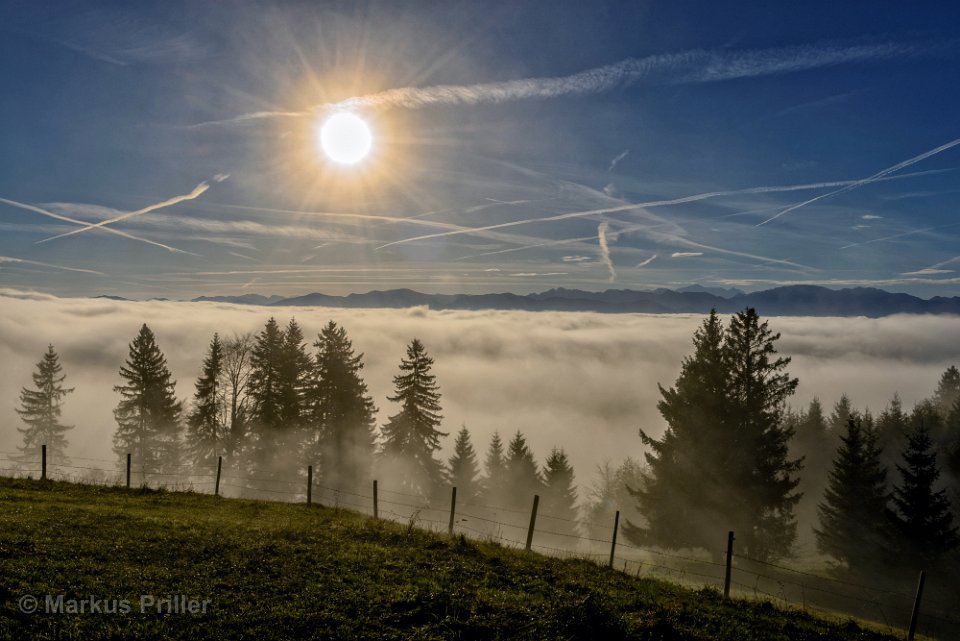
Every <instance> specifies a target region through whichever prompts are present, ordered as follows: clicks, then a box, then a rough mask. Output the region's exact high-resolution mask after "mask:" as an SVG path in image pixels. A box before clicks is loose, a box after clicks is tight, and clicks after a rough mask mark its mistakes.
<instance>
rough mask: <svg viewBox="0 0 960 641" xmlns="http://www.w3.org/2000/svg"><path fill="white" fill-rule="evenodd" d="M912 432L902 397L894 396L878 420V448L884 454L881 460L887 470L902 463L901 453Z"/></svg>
mask: <svg viewBox="0 0 960 641" xmlns="http://www.w3.org/2000/svg"><path fill="white" fill-rule="evenodd" d="M909 431H910V419H909V417H908V416H907V414H906V413H905V412H904V411H903V403H901V401H900V395H899V394H894V395H893V398H892V399H890V403H889V404H888V405H887V407H886V409H884V410H883V411H882V412H881V413H880V416H879V417H878V419H877V447H878V448H879V449H880V450H881V451H882V452H883V454H882V455H881V460H882V461H883V463H884V465H885V466H886V467H887V468H891V469H892V468H893V467H894V466H895V465H897V464H898V463H900V451H901V450H902V449H903V446H904V444H905V442H906V439H907V433H908V432H909Z"/></svg>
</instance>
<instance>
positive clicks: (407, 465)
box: [382, 339, 447, 496]
mask: <svg viewBox="0 0 960 641" xmlns="http://www.w3.org/2000/svg"><path fill="white" fill-rule="evenodd" d="M432 367H433V359H432V358H430V357H429V356H428V355H427V352H426V349H424V346H423V343H421V342H420V341H419V340H417V339H413V340H412V341H411V342H410V345H408V346H407V356H406V358H403V359H401V360H400V374H398V375H397V376H394V377H393V384H394V386H395V392H394V395H393V396H388V397H387V400H389V401H391V402H393V403H400V411H399V412H398V413H396V414H394V415H393V416H391V417H390V419H389V420H388V421H387V423H386V425H384V426H383V430H382V431H383V455H384V458H385V462H386V464H387V467H388V468H392V469H393V470H395V471H399V472H400V475H401V483H402V484H403V485H404V486H406V487H409V488H411V489H413V490H415V491H419V492H420V493H422V494H424V495H426V496H430V495H432V494H433V493H435V492H436V491H437V490H438V489H439V487H440V486H441V484H442V483H443V464H442V463H441V462H440V461H439V460H437V459H436V458H435V457H434V453H435V452H436V451H437V450H439V449H440V438H441V437H444V436H447V433H446V432H441V431H440V430H438V429H437V428H438V427H439V426H440V422H441V420H442V419H443V417H442V416H440V391H439V388H438V386H437V379H436V376H434V375H433V374H432V373H431V371H430V370H431V368H432Z"/></svg>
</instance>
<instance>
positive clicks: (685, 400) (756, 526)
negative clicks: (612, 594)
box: [624, 309, 800, 559]
mask: <svg viewBox="0 0 960 641" xmlns="http://www.w3.org/2000/svg"><path fill="white" fill-rule="evenodd" d="M778 339H779V334H775V333H773V332H772V331H770V329H769V328H768V326H767V323H765V322H763V323H761V322H760V319H759V316H758V315H757V313H756V312H755V311H754V310H753V309H747V310H745V311H743V312H740V313H738V314H736V315H735V316H733V318H731V320H730V324H729V326H728V328H727V329H726V331H725V332H724V331H723V329H722V327H721V324H720V321H719V319H718V318H717V315H716V312H711V314H710V316H709V317H708V318H707V319H706V320H705V321H704V324H703V325H702V326H701V328H700V329H698V330H697V332H696V334H695V335H694V355H693V356H692V357H689V358H687V359H685V360H684V362H683V367H682V369H681V373H680V378H678V379H677V383H676V385H675V387H674V388H671V389H670V390H663V389H662V388H661V394H662V395H663V399H662V400H661V401H660V403H659V404H658V408H659V409H660V412H661V414H663V416H664V418H665V419H666V420H667V425H668V428H667V431H666V433H665V434H664V436H663V437H662V438H661V439H660V440H654V439H652V438H650V437H648V436H647V435H646V434H645V433H642V432H641V436H642V437H643V439H644V443H645V444H646V445H647V446H648V447H649V448H650V451H649V452H648V453H647V455H646V456H647V462H648V463H649V466H650V473H649V475H648V476H647V478H646V484H645V487H644V488H643V489H642V490H640V491H638V492H637V495H638V498H639V499H640V504H641V506H640V507H641V512H642V514H643V516H644V517H645V519H646V521H647V524H646V527H643V525H638V524H636V523H634V522H632V521H629V522H628V523H627V524H626V526H625V527H624V532H625V534H626V535H627V537H628V538H629V539H630V540H632V541H634V542H636V543H640V544H651V543H652V544H655V545H664V546H668V547H673V548H678V547H704V548H706V549H710V550H713V549H714V548H715V547H716V545H715V542H716V532H717V530H718V528H719V529H720V531H724V530H734V531H735V532H737V533H738V535H737V537H738V539H739V541H740V544H741V545H742V549H744V550H745V551H746V552H747V554H750V555H751V556H754V557H757V558H760V559H768V558H777V557H780V556H783V555H786V554H789V551H790V547H791V546H792V543H793V540H794V539H795V537H796V522H795V520H794V517H793V509H794V507H795V505H796V502H797V501H798V500H799V496H798V495H797V494H796V492H795V488H796V486H797V483H798V479H796V478H795V476H794V474H795V473H796V472H797V471H798V470H799V469H800V462H799V461H796V460H791V459H790V458H789V454H788V443H789V440H790V438H791V437H792V436H793V431H792V429H791V428H790V427H789V426H788V425H786V424H785V423H784V412H785V404H786V399H787V398H788V397H789V396H790V395H791V394H792V393H793V391H794V390H795V389H796V385H797V380H796V379H795V378H791V377H790V376H789V375H787V374H786V373H785V372H784V370H785V368H786V366H787V365H788V364H789V362H790V359H789V358H783V357H777V355H776V354H777V352H776V349H775V348H774V343H775V342H776V341H777V340H778Z"/></svg>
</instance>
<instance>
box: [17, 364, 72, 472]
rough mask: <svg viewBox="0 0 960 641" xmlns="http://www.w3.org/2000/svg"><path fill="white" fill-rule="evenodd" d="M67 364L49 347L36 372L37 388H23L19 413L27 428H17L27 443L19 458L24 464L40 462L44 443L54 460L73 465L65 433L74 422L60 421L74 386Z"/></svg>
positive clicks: (34, 379)
mask: <svg viewBox="0 0 960 641" xmlns="http://www.w3.org/2000/svg"><path fill="white" fill-rule="evenodd" d="M66 378H67V377H66V375H65V374H63V367H61V365H60V356H59V355H58V354H57V352H56V351H54V349H53V345H48V346H47V351H46V352H45V353H44V355H43V358H42V359H41V360H40V362H39V363H37V371H36V372H34V373H33V384H34V385H35V386H36V389H33V390H32V389H27V388H26V387H24V388H21V390H20V407H19V408H18V409H17V414H19V415H20V420H22V421H23V423H24V425H26V427H24V428H19V427H18V428H17V431H18V432H20V434H21V435H22V437H23V443H22V444H21V445H19V446H18V447H17V449H18V450H19V451H20V454H19V455H18V456H17V457H16V460H17V461H18V462H21V463H27V464H34V465H39V463H40V446H42V445H46V446H47V456H49V457H50V458H51V459H52V460H54V461H58V462H61V463H65V464H69V460H68V459H67V458H66V456H65V453H66V449H67V438H66V436H65V434H66V433H67V432H68V431H69V430H71V429H73V426H72V425H64V424H63V423H61V422H60V415H61V413H62V410H63V398H64V397H65V396H66V395H67V394H69V393H71V392H72V391H73V389H74V388H72V387H70V388H66V387H64V386H63V382H64V381H65V380H66Z"/></svg>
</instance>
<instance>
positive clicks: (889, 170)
mask: <svg viewBox="0 0 960 641" xmlns="http://www.w3.org/2000/svg"><path fill="white" fill-rule="evenodd" d="M957 145H960V138H957V139H956V140H951V141H950V142H948V143H945V144H943V145H940V146H939V147H935V148H934V149H931V150H930V151H925V152H924V153H922V154H920V155H919V156H914V157H913V158H910V159H908V160H904V161H903V162H899V163H897V164H896V165H893V166H892V167H887V168H886V169H884V170H882V171H878V172H877V173H875V174H874V175H872V176H869V177H867V178H863V179H861V180H857V181H854V182H853V183H852V184H850V185H847V186H845V187H841V188H840V189H837V190H835V191H831V192H829V193H826V194H820V195H819V196H817V197H815V198H811V199H810V200H805V201H803V202H802V203H797V204H796V205H790V206H789V207H787V208H785V209H781V210H780V211H778V212H777V213H776V214H774V215H773V216H771V217H770V218H767V219H766V220H764V221H763V222H760V223H757V224H756V225H755V227H760V226H761V225H766V224H767V223H769V222H770V221H773V220H776V219H777V218H780V217H781V216H783V215H785V214H789V213H790V212H792V211H796V210H798V209H800V208H801V207H806V206H807V205H809V204H811V203H815V202H817V201H818V200H823V199H824V198H829V197H831V196H836V195H837V194H842V193H845V192H848V191H851V190H853V189H856V188H857V187H863V186H864V185H869V184H870V183H872V182H877V181H878V180H882V179H883V178H885V177H886V176H888V175H889V174H892V173H894V172H897V171H900V170H901V169H906V168H907V167H909V166H910V165H914V164H916V163H918V162H920V161H921V160H926V159H927V158H929V157H930V156H935V155H937V154H939V153H941V152H944V151H946V150H948V149H950V148H952V147H956V146H957Z"/></svg>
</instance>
